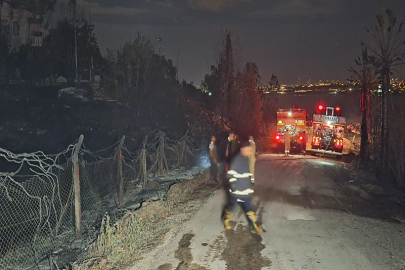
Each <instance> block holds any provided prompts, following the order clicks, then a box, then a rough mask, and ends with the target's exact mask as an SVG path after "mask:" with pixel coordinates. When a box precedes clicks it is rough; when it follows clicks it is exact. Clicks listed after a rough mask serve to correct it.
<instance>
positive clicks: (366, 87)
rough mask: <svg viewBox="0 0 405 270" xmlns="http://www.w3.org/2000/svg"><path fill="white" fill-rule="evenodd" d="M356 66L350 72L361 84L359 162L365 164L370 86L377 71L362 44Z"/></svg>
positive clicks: (368, 134)
mask: <svg viewBox="0 0 405 270" xmlns="http://www.w3.org/2000/svg"><path fill="white" fill-rule="evenodd" d="M355 62H356V65H357V67H356V68H354V67H351V68H350V69H349V71H350V72H352V73H353V76H354V78H355V79H357V81H359V82H360V84H361V100H360V104H361V112H362V120H361V145H360V164H361V165H362V166H365V165H366V163H367V160H368V158H369V157H370V152H369V144H370V141H369V140H370V138H371V134H370V133H371V127H370V117H371V116H370V87H371V86H372V85H373V84H374V83H375V80H376V77H377V73H376V69H375V67H374V65H373V64H372V63H371V61H370V59H369V56H368V51H367V48H366V47H364V46H362V53H361V58H360V57H358V59H357V60H355Z"/></svg>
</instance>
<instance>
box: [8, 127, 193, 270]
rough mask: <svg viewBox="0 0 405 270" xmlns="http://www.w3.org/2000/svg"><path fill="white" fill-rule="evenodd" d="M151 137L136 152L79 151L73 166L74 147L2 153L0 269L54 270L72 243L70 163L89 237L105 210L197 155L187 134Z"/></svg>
mask: <svg viewBox="0 0 405 270" xmlns="http://www.w3.org/2000/svg"><path fill="white" fill-rule="evenodd" d="M155 133H156V134H155V136H154V137H153V138H152V139H151V140H148V138H147V137H146V138H145V139H144V141H143V143H142V144H141V146H140V148H139V149H138V150H136V151H130V150H128V149H127V147H126V146H125V144H122V145H121V144H118V143H116V144H114V145H113V146H110V147H108V148H106V149H103V150H100V151H96V152H91V151H90V150H88V149H87V148H86V147H85V146H84V145H83V146H82V147H81V148H80V151H79V152H78V153H79V154H78V163H77V164H75V162H74V160H75V159H74V157H73V155H74V149H75V147H77V145H78V144H77V143H75V144H72V145H69V146H68V147H67V148H66V149H65V150H64V151H63V152H61V153H59V154H57V155H46V154H44V153H42V152H35V153H29V154H26V153H24V154H14V153H12V152H10V151H7V150H5V149H1V148H0V165H1V168H2V169H1V172H0V205H1V207H0V269H5V270H9V269H10V270H11V269H54V261H52V259H51V257H52V256H53V255H55V254H57V251H58V248H59V247H61V246H63V245H66V244H67V243H72V242H74V240H75V236H77V229H78V228H77V226H75V224H76V223H75V221H76V220H77V217H76V218H75V197H76V196H78V195H79V194H78V193H77V192H75V184H74V180H73V179H74V171H75V170H74V166H75V165H77V166H78V176H79V183H80V207H81V214H80V225H81V228H80V229H81V232H80V233H81V234H82V235H84V236H85V237H87V238H91V234H92V233H93V234H94V233H95V230H96V229H97V227H99V226H100V224H101V220H102V216H103V214H104V213H105V211H106V209H111V208H118V207H119V206H120V204H121V203H122V204H125V203H126V202H127V201H128V199H130V198H128V197H130V196H132V195H133V193H134V192H140V191H141V190H142V189H144V188H145V187H147V185H148V182H149V179H150V178H153V176H154V175H162V174H164V173H167V172H169V171H170V170H172V169H176V168H177V169H178V168H182V167H187V166H188V165H189V162H190V157H191V156H192V155H193V153H195V152H197V151H199V150H201V148H199V147H197V146H196V144H195V143H194V142H193V141H192V140H191V138H190V137H189V136H187V134H186V135H185V136H184V137H182V138H181V139H180V140H176V141H174V140H170V139H168V138H167V137H166V135H165V134H164V133H163V132H155ZM122 141H123V140H122ZM106 153H107V154H106ZM120 183H121V184H122V185H123V188H122V189H120ZM120 196H122V199H121V200H122V202H120ZM116 218H119V217H116ZM85 237H84V238H85ZM87 241H91V240H87ZM82 243H83V242H82ZM44 261H45V263H43V262H44ZM41 262H42V263H41Z"/></svg>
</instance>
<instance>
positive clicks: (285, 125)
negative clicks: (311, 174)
mask: <svg viewBox="0 0 405 270" xmlns="http://www.w3.org/2000/svg"><path fill="white" fill-rule="evenodd" d="M306 119H307V112H306V110H304V109H300V108H296V107H295V106H293V107H292V108H290V109H279V110H278V111H277V133H276V136H275V139H276V142H277V151H278V152H284V149H285V141H284V134H285V133H286V132H289V133H290V134H291V140H290V149H291V150H293V149H295V150H297V151H300V152H301V151H302V150H303V149H302V146H303V142H304V141H305V138H306V137H305V134H304V132H305V129H306Z"/></svg>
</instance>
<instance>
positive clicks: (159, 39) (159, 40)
mask: <svg viewBox="0 0 405 270" xmlns="http://www.w3.org/2000/svg"><path fill="white" fill-rule="evenodd" d="M161 41H162V39H161V38H158V43H159V57H160V42H161Z"/></svg>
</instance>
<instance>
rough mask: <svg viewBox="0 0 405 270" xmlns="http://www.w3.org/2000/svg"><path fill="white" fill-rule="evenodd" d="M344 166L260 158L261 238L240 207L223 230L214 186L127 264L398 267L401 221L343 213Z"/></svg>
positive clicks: (403, 253)
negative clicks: (190, 211)
mask: <svg viewBox="0 0 405 270" xmlns="http://www.w3.org/2000/svg"><path fill="white" fill-rule="evenodd" d="M345 170H346V169H345V164H344V163H342V162H341V161H337V160H334V159H325V158H319V157H312V156H305V157H303V156H292V157H283V156H280V155H262V156H260V157H259V158H258V160H257V163H256V187H255V190H256V192H255V195H256V198H255V200H254V206H255V208H256V211H257V215H258V218H259V220H260V221H261V222H262V223H263V229H264V232H263V234H262V235H260V236H257V235H252V234H251V233H250V231H249V230H248V227H247V222H246V220H245V217H244V215H243V214H242V212H241V211H240V210H237V212H235V215H234V216H233V219H232V220H233V223H232V224H233V229H232V230H229V231H225V230H224V228H223V225H222V224H221V222H220V212H221V207H222V205H223V203H224V194H223V192H222V191H221V190H217V191H216V192H215V194H214V195H212V196H211V197H210V198H209V199H208V200H207V201H206V203H205V204H204V205H203V206H202V207H201V208H200V210H198V211H197V213H196V214H195V216H194V217H193V218H192V219H191V220H188V221H185V222H184V223H183V224H181V225H180V226H179V227H177V228H173V229H172V230H171V232H169V233H168V234H167V235H166V237H165V240H164V241H163V243H162V244H161V245H159V246H158V247H157V248H156V249H155V250H153V251H152V252H151V253H149V254H146V255H145V256H144V257H143V259H141V260H139V261H138V262H136V264H135V265H134V266H133V267H132V268H131V269H159V270H172V269H176V270H183V269H195V270H205V269H212V270H217V269H218V270H219V269H228V270H239V269H252V270H254V269H275V270H289V269H312V270H317V269H333V270H343V269H347V270H349V269H350V270H357V269H358V270H363V269H364V270H366V269H367V270H374V269H375V270H383V269H393V270H394V269H395V270H400V269H405V259H404V258H405V240H404V233H405V226H404V225H403V224H400V223H396V222H392V221H387V220H384V219H383V218H378V217H376V216H372V217H371V216H367V215H366V214H364V215H358V214H356V213H354V212H353V211H351V205H349V204H348V203H347V202H348V201H350V200H348V198H347V196H348V195H347V194H343V193H341V192H340V190H341V187H340V185H342V183H346V182H348V181H349V180H350V179H342V178H347V177H348V176H347V175H348V174H345V173H343V172H344V171H345ZM365 205H366V207H369V208H372V207H373V203H372V201H370V202H366V204H365ZM371 212H372V211H371Z"/></svg>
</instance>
